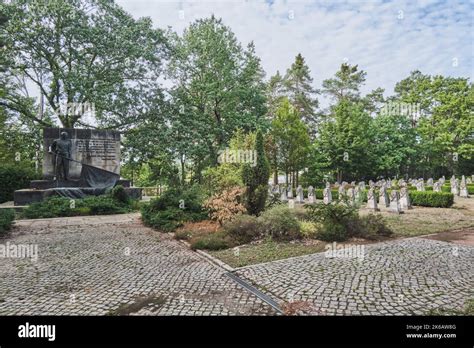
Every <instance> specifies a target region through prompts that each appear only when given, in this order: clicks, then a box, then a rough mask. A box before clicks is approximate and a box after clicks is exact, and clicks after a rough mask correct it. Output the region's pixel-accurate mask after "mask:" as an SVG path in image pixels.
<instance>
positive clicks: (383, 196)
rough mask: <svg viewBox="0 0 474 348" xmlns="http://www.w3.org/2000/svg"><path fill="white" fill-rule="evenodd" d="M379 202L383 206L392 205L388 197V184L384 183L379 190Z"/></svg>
mask: <svg viewBox="0 0 474 348" xmlns="http://www.w3.org/2000/svg"><path fill="white" fill-rule="evenodd" d="M379 204H380V206H382V207H386V208H387V207H388V206H389V205H390V199H389V198H388V192H387V187H386V185H382V187H381V188H380V191H379Z"/></svg>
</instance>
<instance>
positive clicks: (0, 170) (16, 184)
mask: <svg viewBox="0 0 474 348" xmlns="http://www.w3.org/2000/svg"><path fill="white" fill-rule="evenodd" d="M37 178H38V174H36V173H35V172H34V170H33V169H31V168H28V167H24V166H21V165H18V164H2V165H1V166H0V203H3V202H8V201H12V200H13V192H14V191H15V190H20V189H24V188H28V187H30V181H31V180H34V179H37Z"/></svg>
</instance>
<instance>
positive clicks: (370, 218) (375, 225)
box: [355, 214, 393, 240]
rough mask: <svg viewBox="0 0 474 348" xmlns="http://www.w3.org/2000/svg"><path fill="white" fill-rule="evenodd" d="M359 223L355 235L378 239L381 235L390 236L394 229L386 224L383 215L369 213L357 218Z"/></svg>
mask: <svg viewBox="0 0 474 348" xmlns="http://www.w3.org/2000/svg"><path fill="white" fill-rule="evenodd" d="M356 221H357V222H358V224H359V228H358V229H357V233H356V234H355V237H360V238H365V239H370V240H377V239H380V237H389V236H391V235H392V234H393V231H392V230H391V229H390V228H389V227H388V226H387V225H386V224H385V221H384V219H383V217H382V215H376V214H369V215H365V216H362V217H359V219H358V220H356Z"/></svg>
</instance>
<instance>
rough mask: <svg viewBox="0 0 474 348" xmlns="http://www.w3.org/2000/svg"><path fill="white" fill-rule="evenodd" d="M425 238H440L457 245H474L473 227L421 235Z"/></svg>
mask: <svg viewBox="0 0 474 348" xmlns="http://www.w3.org/2000/svg"><path fill="white" fill-rule="evenodd" d="M423 238H426V239H433V240H440V241H443V242H449V243H454V244H459V245H469V246H474V228H468V229H461V230H455V231H446V232H441V233H437V234H435V235H432V236H426V237H423Z"/></svg>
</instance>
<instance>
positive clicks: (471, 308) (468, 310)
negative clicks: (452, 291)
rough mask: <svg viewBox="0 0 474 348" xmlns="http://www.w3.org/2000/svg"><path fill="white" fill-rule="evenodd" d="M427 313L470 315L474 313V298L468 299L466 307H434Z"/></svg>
mask: <svg viewBox="0 0 474 348" xmlns="http://www.w3.org/2000/svg"><path fill="white" fill-rule="evenodd" d="M426 314H427V315H436V316H437V315H448V316H451V315H469V316H472V315H474V298H471V299H469V300H467V301H466V304H465V305H464V308H463V309H461V310H459V309H448V308H433V309H430V310H429V311H428V312H427V313H426Z"/></svg>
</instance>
